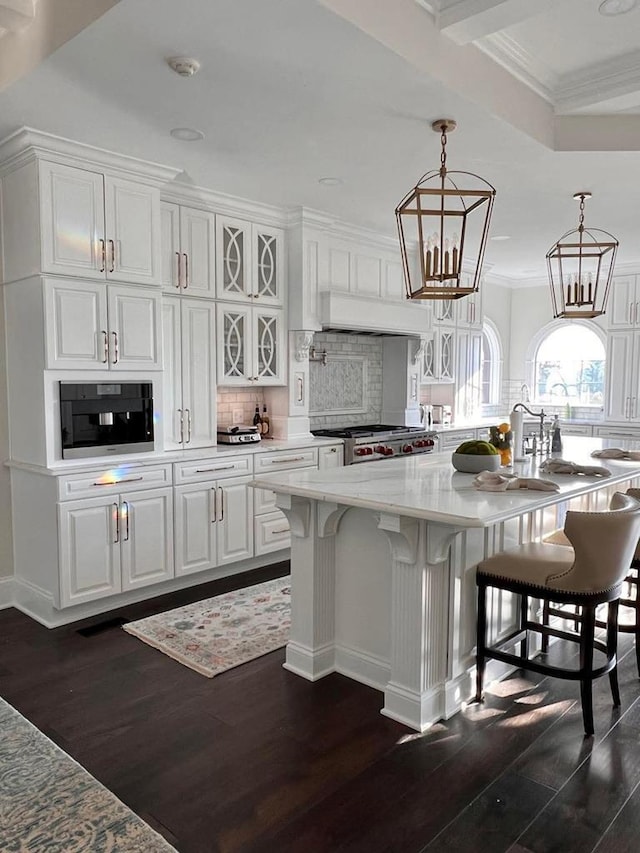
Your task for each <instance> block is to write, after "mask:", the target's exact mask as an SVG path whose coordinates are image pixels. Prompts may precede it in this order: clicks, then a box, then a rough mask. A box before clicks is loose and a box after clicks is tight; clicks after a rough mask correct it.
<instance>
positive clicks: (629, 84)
mask: <svg viewBox="0 0 640 853" xmlns="http://www.w3.org/2000/svg"><path fill="white" fill-rule="evenodd" d="M634 92H636V93H638V101H637V102H638V103H640V50H634V51H631V52H630V53H626V54H624V56H618V57H615V58H614V59H609V60H607V61H605V62H599V63H596V64H594V65H591V66H589V67H588V68H586V69H582V71H580V72H573V73H571V74H566V75H563V76H562V77H561V78H560V80H559V81H558V85H557V86H556V89H555V106H556V112H557V113H561V114H562V113H571V112H574V111H575V110H579V109H582V108H584V107H589V106H594V105H595V104H601V103H605V102H606V101H610V100H612V99H613V98H619V97H621V96H624V95H629V94H632V93H634Z"/></svg>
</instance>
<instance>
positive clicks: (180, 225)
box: [160, 201, 216, 299]
mask: <svg viewBox="0 0 640 853" xmlns="http://www.w3.org/2000/svg"><path fill="white" fill-rule="evenodd" d="M160 216H161V223H162V227H161V233H162V239H161V256H162V286H163V288H164V289H165V290H167V291H171V292H172V293H179V294H182V295H184V296H199V297H206V298H210V299H212V298H214V297H215V295H216V292H215V289H216V288H215V224H214V223H215V217H214V215H213V213H210V212H209V211H206V210H198V209H196V208H193V207H185V206H183V205H181V204H174V203H172V202H165V201H163V202H162V203H161V205H160Z"/></svg>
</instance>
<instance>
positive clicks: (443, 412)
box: [433, 403, 452, 426]
mask: <svg viewBox="0 0 640 853" xmlns="http://www.w3.org/2000/svg"><path fill="white" fill-rule="evenodd" d="M451 420H452V408H451V406H443V405H442V404H441V403H435V404H434V405H433V422H434V424H441V425H442V426H451Z"/></svg>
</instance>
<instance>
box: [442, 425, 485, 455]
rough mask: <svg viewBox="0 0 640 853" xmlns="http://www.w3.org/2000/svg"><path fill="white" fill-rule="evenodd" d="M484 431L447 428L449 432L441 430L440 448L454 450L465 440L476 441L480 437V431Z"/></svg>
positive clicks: (482, 431)
mask: <svg viewBox="0 0 640 853" xmlns="http://www.w3.org/2000/svg"><path fill="white" fill-rule="evenodd" d="M479 432H481V433H483V436H482V437H483V438H484V437H485V436H484V430H476V429H454V430H447V432H444V431H443V432H439V433H438V449H439V450H446V451H447V452H448V451H453V450H455V449H456V447H458V446H459V445H460V444H462V442H463V441H475V439H476V438H477V437H478V433H479Z"/></svg>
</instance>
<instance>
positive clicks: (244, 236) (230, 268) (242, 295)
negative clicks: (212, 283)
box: [216, 216, 253, 302]
mask: <svg viewBox="0 0 640 853" xmlns="http://www.w3.org/2000/svg"><path fill="white" fill-rule="evenodd" d="M251 246H252V228H251V223H250V222H244V221H243V220H241V219H231V218H229V217H223V216H216V247H217V249H216V293H217V296H218V299H226V300H233V301H234V302H235V301H237V302H247V301H249V300H250V299H251V298H252V294H253V285H252V265H251Z"/></svg>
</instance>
